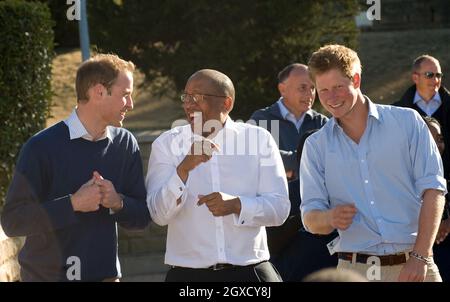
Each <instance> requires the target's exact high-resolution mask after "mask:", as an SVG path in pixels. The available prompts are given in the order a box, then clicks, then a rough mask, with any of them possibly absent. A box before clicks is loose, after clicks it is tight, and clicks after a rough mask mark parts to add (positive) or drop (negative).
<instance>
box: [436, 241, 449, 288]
mask: <svg viewBox="0 0 450 302" xmlns="http://www.w3.org/2000/svg"><path fill="white" fill-rule="evenodd" d="M433 255H434V256H433V258H434V262H435V263H436V265H437V267H438V268H439V273H440V274H441V277H442V281H444V282H450V236H447V238H445V240H444V241H442V242H441V243H440V244H434V245H433Z"/></svg>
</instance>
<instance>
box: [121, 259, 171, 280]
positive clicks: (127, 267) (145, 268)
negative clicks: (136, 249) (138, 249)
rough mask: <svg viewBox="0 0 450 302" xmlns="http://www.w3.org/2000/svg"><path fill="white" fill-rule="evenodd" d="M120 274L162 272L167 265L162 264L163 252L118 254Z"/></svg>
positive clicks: (127, 275)
mask: <svg viewBox="0 0 450 302" xmlns="http://www.w3.org/2000/svg"><path fill="white" fill-rule="evenodd" d="M119 258H120V264H121V267H122V276H124V277H127V278H128V277H133V276H140V275H155V274H164V275H165V273H166V272H167V271H168V270H169V266H168V265H165V264H164V253H151V254H143V255H124V256H120V255H119Z"/></svg>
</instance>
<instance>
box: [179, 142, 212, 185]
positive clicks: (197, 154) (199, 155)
mask: <svg viewBox="0 0 450 302" xmlns="http://www.w3.org/2000/svg"><path fill="white" fill-rule="evenodd" d="M219 150H220V149H219V146H218V145H217V144H215V143H214V142H212V141H211V140H209V139H206V138H204V139H203V140H197V141H194V142H193V143H192V145H191V150H190V152H189V153H188V155H186V157H185V158H184V159H183V160H182V161H181V163H180V164H179V165H178V167H177V173H178V176H179V177H180V178H181V180H182V181H183V182H184V183H186V181H187V179H188V176H189V172H191V171H192V170H193V169H195V168H196V167H197V166H198V165H200V164H201V163H205V162H207V161H208V160H210V159H211V157H212V153H213V152H214V151H219Z"/></svg>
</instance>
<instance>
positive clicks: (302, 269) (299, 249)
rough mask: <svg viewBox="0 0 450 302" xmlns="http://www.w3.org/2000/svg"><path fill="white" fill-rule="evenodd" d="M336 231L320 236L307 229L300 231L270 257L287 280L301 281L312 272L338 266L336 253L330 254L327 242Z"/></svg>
mask: <svg viewBox="0 0 450 302" xmlns="http://www.w3.org/2000/svg"><path fill="white" fill-rule="evenodd" d="M336 236H337V235H336V234H335V233H333V234H330V235H326V236H318V235H313V234H310V233H308V232H305V231H301V232H298V233H297V235H296V236H295V237H294V238H293V239H292V241H291V243H290V244H289V245H288V246H287V247H285V248H284V249H283V250H282V251H281V252H280V253H279V254H278V255H276V256H274V258H273V259H272V258H271V259H270V261H272V262H273V264H274V265H275V267H276V268H277V270H278V271H279V272H280V275H281V277H282V278H283V281H285V282H300V281H302V280H303V278H305V277H306V276H307V275H309V274H310V273H313V272H315V271H318V270H320V269H323V268H327V267H336V266H337V263H338V259H337V256H336V254H335V255H333V256H330V254H329V252H328V248H327V243H328V242H330V241H331V240H333V239H334V238H335V237H336Z"/></svg>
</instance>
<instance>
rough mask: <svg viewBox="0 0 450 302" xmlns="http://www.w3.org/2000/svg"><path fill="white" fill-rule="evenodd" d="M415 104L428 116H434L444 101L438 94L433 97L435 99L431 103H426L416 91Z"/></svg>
mask: <svg viewBox="0 0 450 302" xmlns="http://www.w3.org/2000/svg"><path fill="white" fill-rule="evenodd" d="M413 103H414V104H417V106H418V107H419V108H420V109H421V110H422V111H423V112H425V113H426V115H427V116H432V115H433V114H434V113H435V112H436V111H437V110H438V109H439V107H440V106H441V104H442V100H441V96H440V95H439V93H438V92H436V94H435V95H434V96H433V98H432V99H431V100H430V101H429V102H425V101H424V100H423V99H422V97H421V96H420V94H419V93H418V92H417V91H416V94H415V95H414V101H413Z"/></svg>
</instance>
